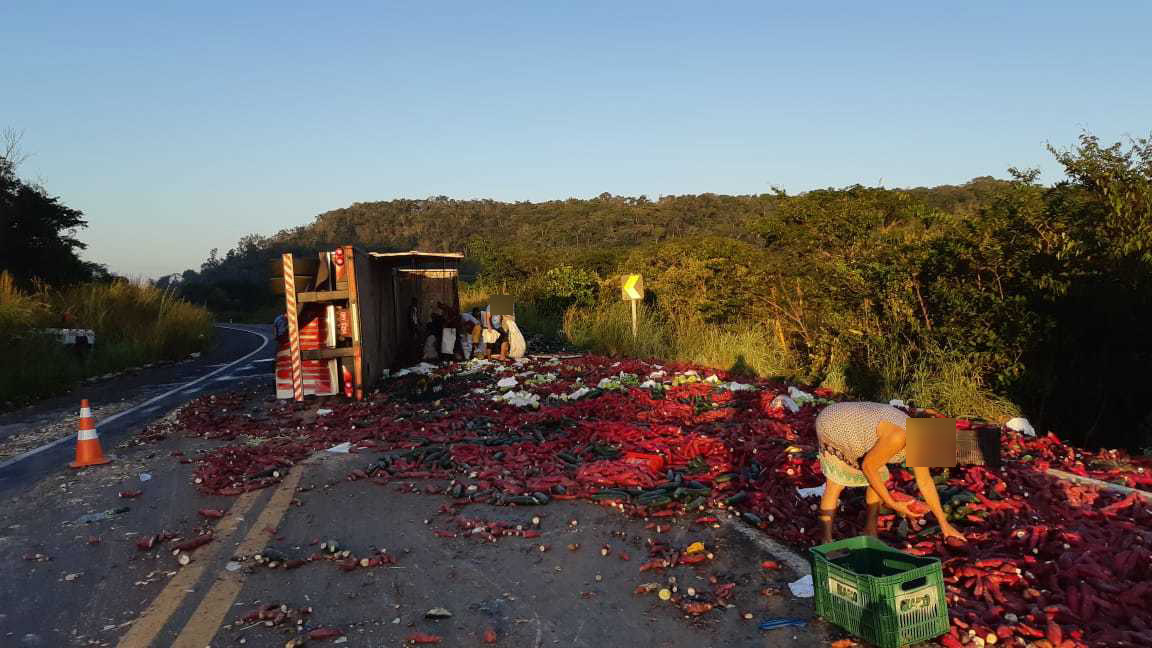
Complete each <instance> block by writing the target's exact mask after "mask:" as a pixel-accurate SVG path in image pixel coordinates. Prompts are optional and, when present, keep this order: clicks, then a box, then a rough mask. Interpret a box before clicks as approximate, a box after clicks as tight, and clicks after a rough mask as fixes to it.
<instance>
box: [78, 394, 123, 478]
mask: <svg viewBox="0 0 1152 648" xmlns="http://www.w3.org/2000/svg"><path fill="white" fill-rule="evenodd" d="M110 461H112V460H111V459H109V458H107V457H105V456H104V450H102V449H101V448H100V435H98V434H96V421H95V419H93V418H92V410H91V409H89V408H88V399H87V398H85V399H84V400H82V401H80V423H79V425H77V426H76V461H73V462H72V463H70V464H68V466H69V467H71V468H84V467H85V466H99V465H101V464H106V463H108V462H110Z"/></svg>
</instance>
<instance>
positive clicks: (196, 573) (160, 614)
mask: <svg viewBox="0 0 1152 648" xmlns="http://www.w3.org/2000/svg"><path fill="white" fill-rule="evenodd" d="M258 497H259V493H258V492H257V491H252V492H248V493H244V494H242V495H240V496H239V497H237V498H236V502H235V503H234V504H233V505H232V508H231V509H229V511H228V514H227V515H226V516H224V518H223V519H221V520H220V522H219V523H218V524H217V525H216V529H215V530H214V531H213V534H212V535H213V537H214V538H215V539H214V540H213V542H212V544H210V545H208V546H207V547H203V548H201V549H200V550H199V551H197V552H196V556H197V560H196V562H194V563H192V564H191V565H188V566H187V567H184V568H183V569H181V570H180V571H179V572H178V573H177V574H176V575H175V576H173V577H172V580H170V581H168V585H166V586H165V587H164V589H163V590H161V591H160V594H158V595H157V596H156V598H155V599H153V600H152V603H151V605H149V606H148V607H147V608H146V609H145V610H144V612H142V613H141V614H140V616H139V617H137V619H136V620H135V621H134V622H133V623H132V628H131V629H129V630H128V633H127V634H125V635H124V637H123V638H121V639H120V643H118V644H117V646H118V648H142V647H143V646H149V645H151V644H152V642H153V641H154V640H155V639H156V635H158V634H160V631H161V630H163V629H164V626H165V624H167V623H168V619H170V618H171V617H172V614H173V613H174V612H176V610H177V609H179V608H180V604H181V603H183V602H184V599H185V597H187V596H188V591H189V590H191V589H192V588H194V587H195V586H196V583H198V582H200V576H201V575H203V573H204V569H205V568H206V567H207V565H208V564H210V563H211V562H212V560H213V559H214V558H215V557H216V555H217V554H218V553H220V551H222V547H223V545H224V543H225V541H226V540H228V538H229V537H230V536H231V535H232V534H233V533H235V532H236V529H237V528H239V526H240V521H241V520H242V519H243V517H244V514H245V513H247V512H248V510H249V509H251V508H252V505H253V504H254V503H255V502H256V499H257V498H258ZM161 551H163V549H161Z"/></svg>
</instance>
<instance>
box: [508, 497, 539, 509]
mask: <svg viewBox="0 0 1152 648" xmlns="http://www.w3.org/2000/svg"><path fill="white" fill-rule="evenodd" d="M504 501H505V502H508V503H509V504H522V505H525V506H535V505H537V504H539V503H540V502H537V501H536V498H535V497H532V496H531V495H513V496H511V497H506V498H504Z"/></svg>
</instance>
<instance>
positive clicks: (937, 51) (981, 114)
mask: <svg viewBox="0 0 1152 648" xmlns="http://www.w3.org/2000/svg"><path fill="white" fill-rule="evenodd" d="M162 4H164V5H170V6H169V7H168V8H164V7H161V6H160V5H162ZM815 4H816V3H802V2H787V3H770V2H749V3H724V2H717V3H706V2H705V3H702V2H693V3H680V2H672V1H670V0H660V1H659V2H550V1H547V0H545V1H544V2H541V1H539V0H537V1H536V2H467V3H459V4H456V3H442V2H412V3H405V4H392V3H383V2H362V3H356V2H343V3H316V2H309V3H293V2H228V3H210V2H195V3H157V2H148V3H144V2H140V3H129V2H111V3H99V2H74V3H64V2H45V3H36V2H23V3H14V2H13V3H6V6H5V8H4V10H3V12H2V15H0V61H3V62H4V64H3V65H2V66H0V128H3V127H10V128H15V129H17V130H22V131H23V132H24V140H23V146H24V149H25V151H26V152H28V153H30V154H32V157H30V158H29V159H28V160H27V162H25V163H24V165H23V166H22V168H21V172H22V175H24V176H25V177H26V178H29V179H32V180H40V181H42V182H43V183H44V184H45V185H46V186H47V188H48V189H49V191H50V192H52V193H54V194H57V195H59V196H61V197H62V198H63V199H64V201H65V202H66V203H67V204H69V205H71V206H73V207H76V208H79V209H81V210H83V211H84V212H85V214H86V215H87V217H88V220H89V223H90V227H89V229H88V230H86V231H84V232H82V234H81V238H83V239H84V240H86V241H88V242H89V244H90V248H89V250H88V252H87V253H86V257H87V258H89V259H92V260H95V261H99V262H102V263H107V264H108V265H109V266H110V267H111V269H112V270H114V271H117V272H120V273H125V274H128V275H132V276H140V275H143V276H158V275H161V274H165V273H169V272H176V271H181V270H183V269H185V268H188V267H198V266H199V263H200V262H201V261H203V260H204V258H205V257H206V256H207V254H208V251H209V250H210V249H211V248H213V247H218V248H220V249H221V252H223V251H225V250H227V249H228V248H230V247H232V246H233V245H234V244H235V242H236V241H237V239H239V238H240V237H241V236H243V235H244V234H247V233H251V232H257V233H262V234H271V233H273V232H275V231H277V230H279V229H281V228H284V227H290V226H295V225H300V224H303V223H306V222H308V221H310V220H311V219H312V218H313V217H314V216H315V215H316V214H318V213H320V212H322V211H325V210H328V209H332V208H336V207H341V206H345V205H348V204H350V203H352V202H357V201H370V200H386V199H390V198H396V197H415V198H423V197H428V196H434V195H447V196H451V197H455V198H475V197H490V198H495V199H500V200H546V199H553V198H566V197H573V196H574V197H590V196H595V195H597V194H600V193H601V192H604V191H608V192H611V193H613V194H618V195H639V194H645V195H647V196H649V197H651V198H655V197H657V196H660V195H666V194H683V193H699V192H715V193H739V194H748V193H761V192H766V191H768V190H769V189H770V187H771V186H772V185H776V186H780V187H783V188H786V189H788V190H789V191H791V192H798V191H803V190H806V189H812V188H817V187H828V186H845V185H849V184H853V183H857V182H859V183H863V184H872V185H874V184H877V183H878V182H881V181H882V182H883V184H884V185H885V186H889V187H894V186H923V185H935V184H944V183H960V182H964V181H966V180H968V179H970V178H972V177H975V176H979V175H996V176H1001V177H1002V176H1004V175H1005V170H1006V169H1007V168H1008V167H1009V166H1013V165H1016V166H1022V167H1030V166H1035V167H1040V168H1041V169H1042V170H1044V172H1045V175H1044V176H1043V178H1044V179H1045V180H1049V181H1051V180H1054V179H1056V177H1057V176H1056V169H1055V168H1054V166H1053V164H1052V163H1051V156H1050V155H1049V154H1048V153H1047V152H1046V151H1045V150H1044V144H1045V143H1046V142H1051V143H1052V144H1054V145H1057V146H1061V147H1065V146H1070V145H1072V144H1074V143H1075V139H1076V137H1077V135H1078V134H1079V133H1080V132H1081V131H1082V130H1084V129H1088V130H1090V131H1092V132H1094V133H1096V134H1098V135H1100V136H1101V137H1102V138H1105V139H1108V140H1113V141H1114V140H1118V139H1121V138H1124V137H1126V136H1127V135H1132V136H1142V135H1145V136H1146V135H1147V134H1148V133H1149V131H1150V130H1152V55H1150V54H1149V45H1148V40H1147V39H1148V27H1149V25H1150V24H1152V3H1148V2H1107V3H1084V2H1075V3H1073V2H1012V3H1005V2H996V3H984V2H970V3H961V4H956V5H955V7H954V8H947V9H944V8H937V7H934V5H938V4H940V3H930V2H928V3H926V2H916V3H907V2H870V3H859V2H844V3H820V6H819V7H816V6H812V7H808V6H804V5H815ZM321 5H330V6H331V8H329V7H327V6H324V7H322V6H321ZM625 5H626V6H625Z"/></svg>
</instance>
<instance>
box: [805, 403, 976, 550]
mask: <svg viewBox="0 0 1152 648" xmlns="http://www.w3.org/2000/svg"><path fill="white" fill-rule="evenodd" d="M924 412H925V413H929V414H932V413H934V412H933V411H932V410H924ZM909 418H910V417H909V415H908V414H906V413H904V412H903V411H901V410H900V409H897V408H896V407H894V406H892V405H887V404H884V403H867V402H843V403H834V404H832V405H829V406H828V407H826V408H824V410H823V411H821V412H820V415H819V416H817V417H816V437H817V439H818V440H819V444H820V448H819V457H820V469H821V471H822V472H823V473H824V478H825V481H826V483H825V485H824V496H823V498H821V500H820V524H821V526H822V528H823V541H824V543H825V544H827V543H829V542H832V527H833V521H834V520H835V516H836V508H837V506H838V505H839V502H840V493H841V492H842V491H843V490H844V489H845V488H861V487H866V488H867V489H868V491H867V493H866V494H865V497H864V500H865V503H866V505H867V507H868V515H867V520H866V522H865V525H864V533H865V534H866V535H871V536H874V535H876V522H877V518H878V517H879V514H880V505H881V504H883V505H884V506H886V507H887V508H888V509H890V510H892V511H895V512H896V513H897V514H898V515H901V516H903V517H905V518H908V519H912V520H914V519H918V518H920V517H921V516H923V515H924V514H925V513H927V512H928V511H929V510H930V511H931V512H932V513H933V514H934V515H935V516H936V521H937V522H939V523H940V531H941V532H942V533H943V534H944V537H945V538H955V539H958V540H964V536H963V535H962V534H961V533H960V532H959V531H957V530H956V528H955V527H953V526H952V525H951V524H949V522H948V517H947V515H945V513H944V509H943V507H942V506H941V505H940V494H939V493H938V492H937V491H936V484H935V482H933V481H932V475H931V473H930V472H929V470H928V468H912V473H913V474H914V475H915V476H916V486H917V487H918V488H919V490H920V494H921V495H922V496H923V497H924V500H925V501H926V502H927V505H925V504H924V502H921V501H919V500H913V501H911V502H898V501H896V500H895V499H894V498H893V497H892V494H891V493H890V492H889V491H888V488H887V487H886V486H885V482H887V481H888V478H889V473H888V467H887V464H889V463H900V464H904V463H905V461H906V459H905V449H906V447H907V444H908V436H907V431H906V427H907V421H908V419H909Z"/></svg>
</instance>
